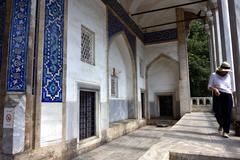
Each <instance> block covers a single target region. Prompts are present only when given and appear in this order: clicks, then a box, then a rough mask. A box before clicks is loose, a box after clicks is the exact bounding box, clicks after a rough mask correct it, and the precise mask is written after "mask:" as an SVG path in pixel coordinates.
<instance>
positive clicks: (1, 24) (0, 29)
mask: <svg viewBox="0 0 240 160" xmlns="http://www.w3.org/2000/svg"><path fill="white" fill-rule="evenodd" d="M5 16H6V0H0V72H1V64H2V52H3V33H4V28H5Z"/></svg>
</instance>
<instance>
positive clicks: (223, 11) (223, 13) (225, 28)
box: [218, 0, 235, 91]
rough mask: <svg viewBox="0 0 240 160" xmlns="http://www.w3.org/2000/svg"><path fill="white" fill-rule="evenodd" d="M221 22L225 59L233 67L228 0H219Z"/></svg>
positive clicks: (232, 74) (233, 81)
mask: <svg viewBox="0 0 240 160" xmlns="http://www.w3.org/2000/svg"><path fill="white" fill-rule="evenodd" d="M218 6H219V7H218V10H219V22H220V31H221V45H222V56H223V60H224V61H227V62H228V63H229V64H230V65H231V66H232V68H233V55H232V39H231V30H230V21H229V11H228V3H227V1H226V0H218ZM231 77H232V84H233V86H234V87H233V90H234V91H235V80H234V68H233V69H232V72H231Z"/></svg>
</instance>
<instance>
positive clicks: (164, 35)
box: [144, 29, 177, 44]
mask: <svg viewBox="0 0 240 160" xmlns="http://www.w3.org/2000/svg"><path fill="white" fill-rule="evenodd" d="M176 39H177V29H168V30H163V31H158V32H151V33H145V34H144V43H145V44H148V43H156V42H164V41H170V40H176Z"/></svg>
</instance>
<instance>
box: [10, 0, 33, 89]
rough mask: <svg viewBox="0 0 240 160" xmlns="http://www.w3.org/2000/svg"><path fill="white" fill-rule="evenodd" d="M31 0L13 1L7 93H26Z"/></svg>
mask: <svg viewBox="0 0 240 160" xmlns="http://www.w3.org/2000/svg"><path fill="white" fill-rule="evenodd" d="M30 9H31V1H30V0H13V8H12V17H11V31H10V41H9V57H8V72H7V76H8V78H7V79H8V80H7V91H9V92H25V91H26V70H27V52H28V35H29V22H30Z"/></svg>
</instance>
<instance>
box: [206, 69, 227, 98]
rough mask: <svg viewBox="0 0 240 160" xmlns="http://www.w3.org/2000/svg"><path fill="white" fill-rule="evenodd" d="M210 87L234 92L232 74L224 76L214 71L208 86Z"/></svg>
mask: <svg viewBox="0 0 240 160" xmlns="http://www.w3.org/2000/svg"><path fill="white" fill-rule="evenodd" d="M210 87H214V88H217V89H218V90H219V91H221V92H225V93H231V94H232V82H231V76H230V75H229V74H226V75H225V76H223V77H222V76H220V75H218V74H216V73H212V74H211V76H210V79H209V82H208V88H210Z"/></svg>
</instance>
